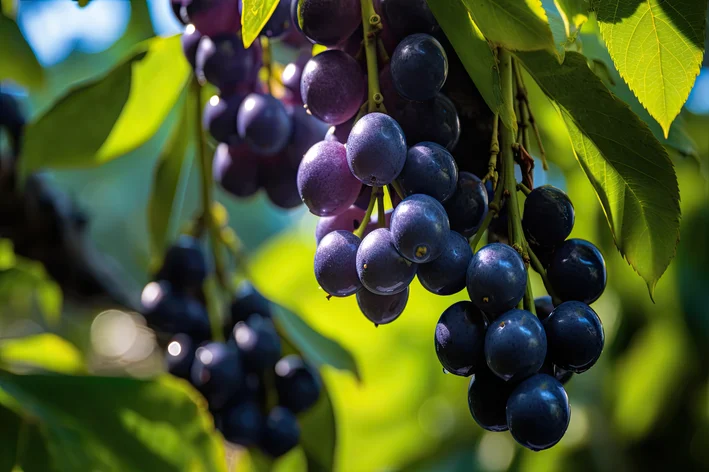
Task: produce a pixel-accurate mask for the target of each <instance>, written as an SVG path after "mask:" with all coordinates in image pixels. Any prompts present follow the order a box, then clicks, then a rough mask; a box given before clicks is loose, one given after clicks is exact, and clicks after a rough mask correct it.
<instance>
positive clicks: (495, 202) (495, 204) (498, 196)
mask: <svg viewBox="0 0 709 472" xmlns="http://www.w3.org/2000/svg"><path fill="white" fill-rule="evenodd" d="M504 190H505V186H504V185H498V186H497V188H495V195H494V196H493V197H492V201H491V202H489V203H488V205H487V206H488V212H487V215H485V219H483V222H482V224H480V228H478V231H477V232H476V233H475V236H473V238H472V239H471V240H470V248H471V249H472V250H473V253H474V252H475V249H476V248H477V247H478V243H479V242H480V239H482V237H483V234H484V233H485V231H486V230H487V228H488V227H489V226H490V223H491V222H492V219H493V218H494V217H495V215H497V214H498V213H499V212H500V207H501V205H502V195H503V194H504Z"/></svg>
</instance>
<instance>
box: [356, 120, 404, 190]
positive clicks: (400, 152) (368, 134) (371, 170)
mask: <svg viewBox="0 0 709 472" xmlns="http://www.w3.org/2000/svg"><path fill="white" fill-rule="evenodd" d="M405 162H406V138H405V137H404V132H403V131H402V130H401V127H400V126H399V124H398V123H397V122H396V121H395V120H394V119H393V118H392V117H390V116H389V115H385V114H383V113H369V114H367V115H364V116H363V117H362V118H361V119H360V120H359V121H358V122H357V123H355V125H354V126H353V127H352V131H351V132H350V135H349V137H348V138H347V163H348V164H349V166H350V170H351V171H352V173H353V174H354V176H355V177H357V178H358V179H359V180H360V181H361V182H362V183H363V184H366V185H372V186H375V185H376V186H380V187H381V186H384V185H387V184H390V183H391V182H392V181H393V180H394V179H396V178H397V177H398V176H399V173H401V169H403V168H404V163H405Z"/></svg>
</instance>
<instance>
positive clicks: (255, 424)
mask: <svg viewBox="0 0 709 472" xmlns="http://www.w3.org/2000/svg"><path fill="white" fill-rule="evenodd" d="M207 273H208V267H207V263H206V259H205V257H204V253H203V251H202V248H201V246H200V244H199V242H198V241H197V240H196V239H194V238H192V237H190V236H182V237H180V238H179V239H178V241H177V242H176V244H174V245H173V246H172V247H170V249H169V250H168V251H167V253H166V254H165V259H164V262H163V266H162V268H161V269H160V271H159V272H158V274H157V276H156V279H157V281H155V282H150V283H149V284H148V285H146V286H145V288H144V289H143V293H142V300H141V301H142V304H143V307H144V311H143V313H144V315H145V318H146V320H147V322H148V325H149V326H150V327H151V328H153V330H155V332H156V334H157V335H158V339H159V341H160V343H161V344H162V345H165V346H166V353H165V357H166V363H167V368H168V371H169V372H170V373H172V374H173V375H175V376H177V377H181V378H184V379H187V380H188V381H189V382H190V383H191V384H192V385H193V386H194V387H195V388H197V390H199V391H200V392H201V393H202V394H203V395H204V397H205V398H206V399H207V402H208V404H209V409H210V411H211V412H212V414H213V415H214V422H215V426H216V427H217V429H219V430H220V431H221V432H222V434H223V435H224V438H225V439H226V440H227V441H230V442H232V443H235V444H240V445H243V446H249V447H251V446H256V447H259V448H260V449H261V450H262V451H263V452H264V453H266V454H268V455H270V456H272V457H278V456H281V455H283V454H285V453H286V452H288V451H289V450H291V449H292V448H293V447H295V446H296V445H297V444H298V441H299V439H300V429H299V427H298V422H297V419H296V416H295V415H296V414H298V413H301V412H303V411H305V410H307V409H309V408H310V407H312V406H313V405H314V404H315V402H316V401H317V399H318V397H319V395H320V390H321V380H320V377H319V375H318V373H317V371H316V370H315V369H314V368H312V367H311V366H309V365H308V364H306V363H305V362H304V361H303V360H302V359H301V358H300V357H298V356H297V355H287V356H282V353H281V341H280V337H279V335H278V333H277V332H276V328H275V326H274V324H273V321H272V319H271V305H270V303H269V301H268V300H267V299H266V298H264V297H263V295H261V294H260V293H258V292H257V291H256V290H255V289H254V287H253V286H252V285H251V284H249V283H248V282H245V283H243V284H242V285H241V286H240V287H239V290H238V291H237V294H236V296H235V298H234V300H233V301H232V304H231V306H230V317H229V320H228V321H227V322H226V323H225V326H224V327H223V330H224V335H225V336H224V337H225V338H226V339H227V342H226V343H221V342H214V341H212V340H211V329H210V322H209V316H208V314H207V310H206V308H205V304H204V302H203V294H202V288H201V287H202V285H203V283H204V281H205V279H206V277H207ZM274 393H275V395H274Z"/></svg>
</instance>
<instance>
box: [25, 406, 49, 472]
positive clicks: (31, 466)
mask: <svg viewBox="0 0 709 472" xmlns="http://www.w3.org/2000/svg"><path fill="white" fill-rule="evenodd" d="M24 421H25V422H24V424H23V425H22V429H21V430H20V438H19V439H18V442H19V449H21V450H20V451H19V452H18V457H17V465H18V466H20V467H21V468H22V472H54V471H56V470H57V469H56V467H54V465H53V464H52V459H51V457H50V456H49V451H48V450H47V439H46V437H45V435H44V433H43V431H42V430H41V429H40V425H38V424H34V423H33V424H28V422H27V421H28V420H27V419H25V420H24Z"/></svg>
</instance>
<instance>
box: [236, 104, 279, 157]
mask: <svg viewBox="0 0 709 472" xmlns="http://www.w3.org/2000/svg"><path fill="white" fill-rule="evenodd" d="M292 129H293V125H292V123H291V119H290V117H289V116H288V112H287V111H286V108H285V107H284V106H283V103H281V101H280V100H278V99H277V98H275V97H273V96H272V95H268V94H265V95H264V94H258V93H252V94H250V95H248V96H247V97H246V98H245V99H244V101H243V102H241V105H240V106H239V112H238V115H237V117H236V130H237V132H238V133H239V137H240V138H241V139H243V140H244V141H246V142H247V143H249V146H251V149H253V150H254V151H255V152H258V153H260V154H276V153H278V152H281V151H282V150H283V149H284V148H285V147H286V144H288V141H289V140H290V137H291V130H292Z"/></svg>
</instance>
